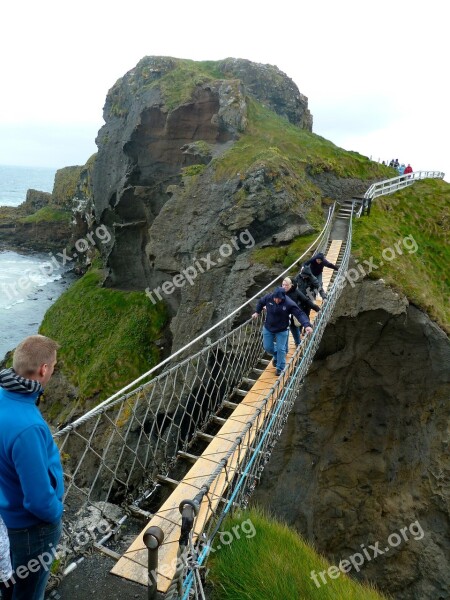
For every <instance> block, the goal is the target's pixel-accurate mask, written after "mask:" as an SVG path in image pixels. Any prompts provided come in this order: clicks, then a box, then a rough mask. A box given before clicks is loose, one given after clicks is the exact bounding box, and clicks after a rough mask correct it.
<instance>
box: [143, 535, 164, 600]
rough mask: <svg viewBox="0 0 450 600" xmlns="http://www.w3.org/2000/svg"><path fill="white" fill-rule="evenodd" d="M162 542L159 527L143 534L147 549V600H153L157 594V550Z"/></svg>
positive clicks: (162, 536) (162, 538)
mask: <svg viewBox="0 0 450 600" xmlns="http://www.w3.org/2000/svg"><path fill="white" fill-rule="evenodd" d="M163 541H164V532H163V530H162V529H161V528H160V527H149V528H148V529H147V531H146V532H145V533H144V544H145V545H146V546H147V549H148V600H155V598H156V592H157V574H156V570H157V568H158V548H159V547H160V546H161V544H162V543H163Z"/></svg>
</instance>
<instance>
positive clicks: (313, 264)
mask: <svg viewBox="0 0 450 600" xmlns="http://www.w3.org/2000/svg"><path fill="white" fill-rule="evenodd" d="M303 267H309V268H310V270H311V273H312V274H313V275H314V277H316V278H317V280H318V282H319V294H320V295H321V296H322V298H323V299H324V300H325V299H326V297H327V294H326V292H325V290H324V289H323V287H322V286H323V283H322V273H323V269H324V267H328V268H329V269H333V270H334V271H339V267H337V266H336V265H334V264H333V263H331V262H330V261H328V260H327V259H326V258H325V256H324V254H323V252H318V253H317V254H315V255H314V256H313V257H312V258H310V259H309V260H307V261H306V262H305V263H303Z"/></svg>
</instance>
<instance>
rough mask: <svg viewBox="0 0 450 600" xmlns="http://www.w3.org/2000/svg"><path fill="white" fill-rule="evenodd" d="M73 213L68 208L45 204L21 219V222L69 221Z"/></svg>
mask: <svg viewBox="0 0 450 600" xmlns="http://www.w3.org/2000/svg"><path fill="white" fill-rule="evenodd" d="M71 218H72V213H71V212H70V211H68V210H64V209H60V208H55V206H43V207H42V208H40V209H39V210H38V211H36V212H35V213H33V214H32V215H28V216H27V217H22V218H21V219H19V222H20V223H44V222H45V223H53V222H55V221H62V222H66V223H69V222H70V220H71Z"/></svg>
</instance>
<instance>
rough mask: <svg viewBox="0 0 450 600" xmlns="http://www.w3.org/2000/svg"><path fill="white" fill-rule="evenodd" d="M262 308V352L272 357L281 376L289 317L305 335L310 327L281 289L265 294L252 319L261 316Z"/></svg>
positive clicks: (284, 363)
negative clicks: (264, 314) (263, 312)
mask: <svg viewBox="0 0 450 600" xmlns="http://www.w3.org/2000/svg"><path fill="white" fill-rule="evenodd" d="M264 307H265V308H266V320H265V323H264V327H263V331H262V334H263V346H264V350H265V351H266V352H268V353H269V354H270V355H271V356H273V364H274V367H275V368H276V373H277V375H281V372H282V371H283V370H284V368H285V366H286V347H287V339H288V335H289V317H290V315H293V316H294V317H295V318H296V319H297V321H299V322H300V323H301V324H302V326H303V327H304V328H305V332H306V333H307V334H309V333H312V326H311V323H310V322H309V319H308V317H307V316H306V315H305V313H304V312H303V311H302V310H301V309H300V308H299V307H298V306H297V304H296V303H295V302H294V301H293V300H291V299H290V298H289V297H287V296H286V292H285V291H284V289H283V288H282V287H277V288H276V290H275V291H274V292H271V293H270V294H266V295H265V296H263V297H262V298H260V299H259V300H258V304H257V306H256V312H254V313H253V315H252V317H253V319H256V318H257V317H258V315H260V314H261V312H262V309H263V308H264ZM275 346H276V348H275Z"/></svg>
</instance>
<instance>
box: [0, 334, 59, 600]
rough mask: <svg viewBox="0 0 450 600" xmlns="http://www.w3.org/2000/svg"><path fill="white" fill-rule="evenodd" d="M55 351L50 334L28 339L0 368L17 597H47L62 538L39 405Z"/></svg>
mask: <svg viewBox="0 0 450 600" xmlns="http://www.w3.org/2000/svg"><path fill="white" fill-rule="evenodd" d="M57 349H58V344H57V343H56V342H55V341H54V340H52V339H50V338H48V337H45V336H43V335H32V336H30V337H27V338H25V339H24V340H23V341H22V342H21V343H20V344H19V345H18V346H17V348H16V350H15V352H14V357H13V367H12V369H4V370H3V371H1V372H0V514H1V516H2V518H3V520H4V522H5V524H6V526H7V528H8V534H9V541H10V547H11V560H12V568H13V581H14V596H13V598H14V600H43V598H44V594H45V587H46V584H47V580H48V578H49V575H50V567H51V564H52V562H53V559H54V558H55V555H56V546H57V545H58V542H59V539H60V536H61V527H62V523H61V517H62V513H63V503H62V498H63V492H64V482H63V471H62V466H61V460H60V457H59V451H58V448H57V446H56V444H55V442H54V440H53V437H52V434H51V432H50V429H49V427H48V425H47V423H46V422H45V421H44V419H43V417H42V415H41V413H40V410H39V408H38V406H37V401H38V399H39V396H40V395H41V394H42V392H43V390H44V387H45V386H46V384H47V383H48V382H49V380H50V378H51V376H52V374H53V370H54V368H55V365H56V352H57Z"/></svg>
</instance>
